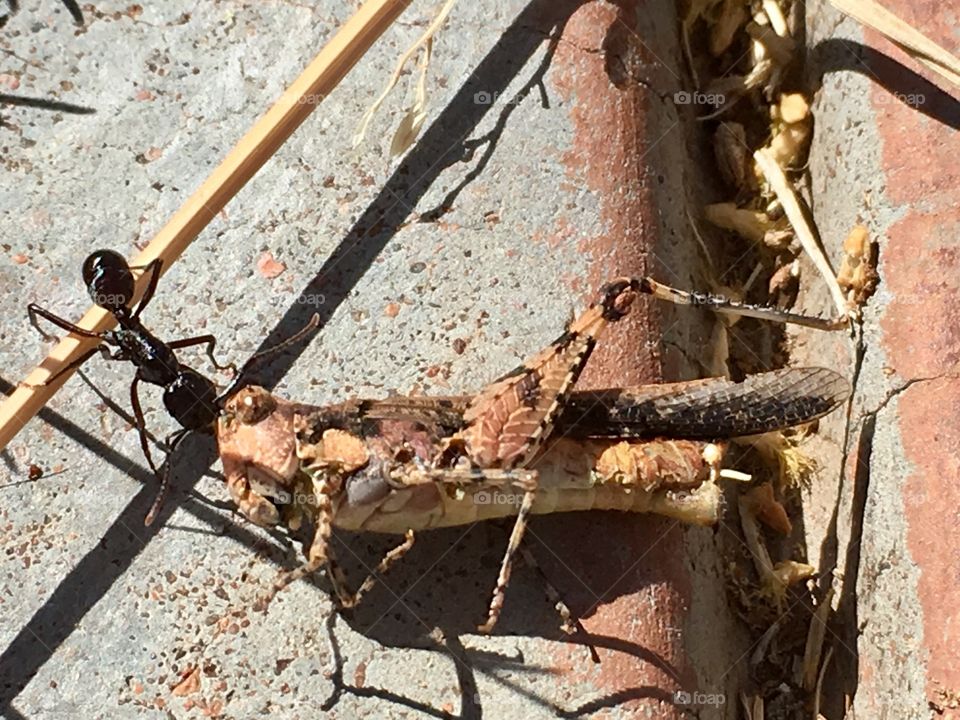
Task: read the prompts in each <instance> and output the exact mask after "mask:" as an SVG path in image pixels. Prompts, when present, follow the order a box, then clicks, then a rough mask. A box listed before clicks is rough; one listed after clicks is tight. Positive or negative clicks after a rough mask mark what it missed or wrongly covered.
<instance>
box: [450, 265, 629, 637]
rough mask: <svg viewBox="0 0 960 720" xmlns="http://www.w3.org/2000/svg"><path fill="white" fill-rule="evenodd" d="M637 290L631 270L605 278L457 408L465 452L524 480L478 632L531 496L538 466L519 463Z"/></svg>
mask: <svg viewBox="0 0 960 720" xmlns="http://www.w3.org/2000/svg"><path fill="white" fill-rule="evenodd" d="M639 291H640V282H639V281H638V280H635V279H631V278H620V279H618V280H614V281H613V282H611V283H608V284H607V285H604V286H603V287H602V288H601V289H600V299H599V301H597V302H596V303H594V304H593V305H591V306H590V308H589V309H587V311H586V312H584V313H583V314H582V315H580V316H579V317H578V318H576V319H575V320H574V321H573V322H571V323H570V325H569V326H568V327H567V329H566V331H565V332H564V333H563V335H561V336H560V337H559V338H557V340H556V341H554V342H553V343H552V344H551V345H550V346H549V347H547V348H545V349H544V350H542V351H541V352H540V353H538V354H537V355H535V356H534V357H532V358H531V359H529V360H527V361H526V362H525V363H524V364H523V365H521V366H520V367H518V368H517V369H515V370H514V371H512V372H510V373H508V374H507V375H505V376H503V377H502V378H501V379H500V380H497V381H496V382H494V383H492V384H491V385H489V386H487V387H486V388H485V389H484V390H483V391H481V392H480V393H479V394H478V395H477V396H476V397H475V398H474V399H473V400H472V401H471V403H470V406H469V407H468V408H467V411H466V413H465V414H464V420H465V421H466V423H467V426H466V428H465V429H464V430H463V431H462V433H461V435H460V438H458V439H460V440H462V442H463V444H464V448H465V451H466V455H467V457H468V458H469V460H470V461H471V462H472V463H473V464H474V465H475V466H476V467H478V468H480V469H481V470H486V471H494V470H496V469H499V470H501V471H502V472H505V473H517V474H518V475H519V474H523V475H524V478H523V480H524V481H525V482H526V483H527V485H528V489H526V490H525V492H524V496H523V501H522V503H521V506H520V510H519V512H518V513H517V520H516V522H515V523H514V526H513V531H512V532H511V533H510V541H509V542H508V544H507V550H506V553H505V554H504V557H503V563H502V564H501V566H500V575H499V577H498V579H497V586H496V588H495V589H494V592H493V598H492V599H491V601H490V610H489V613H488V615H487V621H486V622H485V623H484V624H482V625H480V626H479V627H478V629H479V631H480V632H484V633H489V632H491V631H492V630H493V627H494V626H495V625H496V623H497V619H498V618H499V616H500V611H501V609H502V607H503V602H504V593H505V592H506V588H507V584H508V583H509V582H510V570H511V567H512V561H513V556H514V554H515V553H516V551H517V549H518V548H519V546H520V543H521V541H522V539H523V534H524V532H525V530H526V526H527V516H528V515H529V513H530V509H531V508H532V507H533V501H534V499H535V498H536V491H537V483H538V478H537V473H536V471H534V470H528V469H526V468H527V467H528V466H529V465H530V463H531V462H532V461H533V460H534V459H535V458H536V456H537V455H538V454H539V453H540V451H541V450H542V449H543V446H544V444H545V443H546V441H547V440H548V439H549V437H550V435H551V434H552V433H553V430H554V426H555V423H556V421H557V418H558V417H559V416H560V414H561V412H562V411H563V407H564V405H565V404H566V402H567V400H568V399H569V395H570V391H571V389H572V388H573V386H574V384H575V383H576V381H577V379H578V378H579V377H580V373H581V372H582V371H583V368H584V366H585V365H586V363H587V360H588V359H589V358H590V354H591V353H592V352H593V348H594V347H595V345H596V343H597V340H598V339H599V337H600V335H601V333H602V332H603V330H604V329H605V328H606V326H607V325H608V324H609V323H611V322H616V321H617V320H620V319H621V318H623V317H624V316H625V315H626V314H627V312H628V311H629V309H630V305H631V304H632V302H633V300H634V299H635V298H636V295H637V293H638V292H639ZM518 479H519V478H518Z"/></svg>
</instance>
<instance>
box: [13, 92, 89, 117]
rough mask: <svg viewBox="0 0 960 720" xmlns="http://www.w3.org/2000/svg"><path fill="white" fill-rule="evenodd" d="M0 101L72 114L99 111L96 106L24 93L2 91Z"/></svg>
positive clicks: (87, 113) (86, 113)
mask: <svg viewBox="0 0 960 720" xmlns="http://www.w3.org/2000/svg"><path fill="white" fill-rule="evenodd" d="M0 103H4V104H6V105H17V106H19V107H30V108H37V109H38V110H51V111H54V112H65V113H70V114H71V115H93V114H94V113H96V112H97V109H96V108H92V107H86V106H84V105H74V104H73V103H68V102H63V101H61V100H48V99H47V98H38V97H25V96H23V95H8V94H7V93H0Z"/></svg>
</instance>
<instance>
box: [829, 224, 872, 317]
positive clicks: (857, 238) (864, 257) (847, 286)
mask: <svg viewBox="0 0 960 720" xmlns="http://www.w3.org/2000/svg"><path fill="white" fill-rule="evenodd" d="M876 265H877V243H876V242H871V241H870V238H869V235H868V234H867V229H866V228H865V227H863V226H862V225H857V226H856V227H854V228H853V230H851V231H850V234H849V235H847V239H846V240H844V241H843V261H842V264H841V265H840V272H839V273H838V275H837V282H838V283H839V284H840V289H841V290H842V291H843V292H844V294H845V295H846V297H847V304H848V306H849V307H850V308H851V309H852V310H857V309H859V308H860V307H862V306H863V305H864V304H865V303H866V302H867V300H869V299H870V298H871V297H872V296H873V294H874V293H875V292H876V291H877V285H878V284H879V283H880V275H879V274H877V267H876Z"/></svg>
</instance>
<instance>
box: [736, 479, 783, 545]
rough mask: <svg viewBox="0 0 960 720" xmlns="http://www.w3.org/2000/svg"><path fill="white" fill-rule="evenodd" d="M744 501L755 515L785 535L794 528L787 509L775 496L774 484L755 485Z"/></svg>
mask: <svg viewBox="0 0 960 720" xmlns="http://www.w3.org/2000/svg"><path fill="white" fill-rule="evenodd" d="M744 502H745V503H746V505H747V507H748V508H750V510H751V512H753V514H754V516H755V517H757V518H758V519H759V520H760V521H761V522H762V523H763V524H764V525H766V526H767V527H769V528H772V529H773V530H776V531H777V532H779V533H782V534H784V535H789V534H790V532H791V531H792V530H793V525H792V524H791V522H790V518H789V517H787V511H786V510H784V508H783V505H782V504H781V503H780V501H779V500H777V499H776V498H775V497H774V496H773V485H772V484H771V483H768V482H767V483H764V484H763V485H760V486H759V487H755V488H753V489H752V490H750V491H749V492H747V493H746V494H745V496H744Z"/></svg>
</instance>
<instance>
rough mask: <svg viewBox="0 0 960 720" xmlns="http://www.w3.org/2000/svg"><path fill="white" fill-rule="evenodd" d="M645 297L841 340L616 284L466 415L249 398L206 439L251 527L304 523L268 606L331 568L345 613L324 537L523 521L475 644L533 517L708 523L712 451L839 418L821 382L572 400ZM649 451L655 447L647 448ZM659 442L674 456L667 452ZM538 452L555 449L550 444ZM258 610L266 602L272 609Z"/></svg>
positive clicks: (781, 376)
mask: <svg viewBox="0 0 960 720" xmlns="http://www.w3.org/2000/svg"><path fill="white" fill-rule="evenodd" d="M640 292H644V293H648V294H652V295H655V296H657V297H661V298H664V299H669V300H672V301H674V302H681V303H683V304H703V305H707V306H709V307H711V308H713V309H716V310H720V311H728V312H735V313H739V314H748V315H752V316H755V317H765V318H774V319H778V320H787V321H790V322H800V323H801V324H805V325H812V326H814V327H820V328H832V327H836V325H837V324H836V323H833V322H830V321H824V320H820V319H817V318H809V317H806V316H799V315H794V314H791V313H782V312H780V311H776V310H773V309H770V308H759V307H754V306H744V305H738V304H734V303H730V302H728V301H726V300H724V299H721V298H715V297H713V296H707V295H690V294H686V293H682V292H681V291H676V290H673V289H671V288H666V287H665V286H662V285H659V284H657V283H655V282H653V281H652V280H649V279H643V280H636V279H619V280H615V281H614V282H611V283H609V284H607V285H605V286H604V287H603V288H601V291H600V299H599V300H598V301H597V302H596V303H595V304H593V305H592V306H591V307H590V308H589V309H588V310H587V311H586V312H584V313H583V314H582V315H581V316H580V317H578V318H576V319H575V320H574V321H573V322H572V323H570V325H569V326H568V327H567V329H566V331H565V332H564V333H563V334H562V335H561V336H560V337H559V338H558V339H557V340H556V341H555V342H554V343H552V344H551V345H549V346H548V347H547V348H545V349H544V350H543V351H541V352H540V353H538V354H537V355H535V356H534V357H533V358H531V359H530V360H528V361H527V362H525V363H524V364H523V365H521V366H520V367H518V368H517V369H516V370H514V371H512V372H510V373H508V374H507V375H505V376H503V377H502V378H500V379H499V380H496V381H495V382H493V383H491V384H490V385H488V386H487V387H486V388H484V389H483V390H482V391H481V392H479V393H478V394H477V395H475V396H472V397H437V398H391V399H387V400H351V401H347V402H345V403H342V404H339V405H332V406H324V407H317V406H310V405H305V404H300V403H294V402H291V401H288V400H284V399H282V398H278V397H276V396H274V395H272V394H271V393H270V392H268V391H267V390H265V389H263V388H260V387H256V386H248V387H245V388H242V389H241V390H239V391H238V392H236V393H235V394H232V395H231V396H230V397H228V398H227V399H226V401H225V403H224V405H223V408H224V409H223V413H222V415H221V416H220V419H219V422H218V426H217V430H216V434H217V442H218V445H219V450H220V456H221V458H222V461H223V469H224V474H225V476H226V480H227V486H228V488H229V491H230V494H231V496H232V498H233V500H234V501H235V502H236V504H237V507H238V508H239V509H240V512H241V513H243V514H244V515H245V516H246V517H247V518H249V519H250V520H251V521H253V522H254V523H256V524H258V525H264V526H269V525H275V524H277V523H280V522H284V523H286V524H287V525H288V526H290V527H291V528H293V529H295V528H297V527H299V525H300V524H301V522H302V520H303V518H304V516H306V517H308V518H309V519H310V520H311V521H312V522H313V523H314V535H313V541H312V543H311V545H310V548H309V551H308V552H307V562H306V563H305V564H304V565H303V566H301V567H300V568H298V569H297V570H295V571H293V572H290V573H286V574H285V575H284V576H283V577H282V578H281V579H280V581H278V583H277V584H276V586H275V587H274V590H273V592H272V593H271V595H270V597H272V595H273V594H274V593H275V592H276V591H278V590H279V589H281V588H282V587H284V586H285V585H287V584H288V583H290V582H292V581H293V580H296V579H298V578H301V577H304V576H306V575H308V574H310V573H313V572H315V571H316V570H318V569H320V568H321V567H326V569H327V572H328V576H329V578H330V581H331V583H332V584H333V587H334V589H335V592H336V594H337V596H338V598H339V600H340V602H341V604H342V605H344V606H347V607H349V606H352V605H355V604H356V603H357V601H358V600H359V598H360V597H361V596H362V595H363V593H364V592H366V591H367V590H368V589H369V588H370V587H371V586H372V584H373V577H374V575H371V576H370V577H368V578H367V579H366V580H365V581H364V583H363V584H362V585H361V586H360V588H359V590H358V591H357V592H356V593H350V592H349V591H348V590H347V588H346V583H345V580H344V577H343V574H342V572H341V571H340V570H339V567H338V566H337V564H336V561H335V558H334V556H333V553H332V549H331V547H330V542H329V541H330V536H331V532H332V528H333V526H334V525H336V526H338V527H341V528H344V529H349V530H368V531H373V532H385V533H398V534H403V535H405V539H404V541H403V543H401V544H400V545H399V546H398V547H397V548H395V549H394V550H392V551H391V552H390V553H388V554H387V555H386V556H385V557H384V559H383V560H382V561H381V563H380V565H379V566H378V568H377V569H376V571H375V574H376V573H382V572H383V571H385V570H386V569H387V568H388V567H389V566H390V565H391V564H393V563H394V562H395V561H396V560H397V559H399V558H400V557H401V556H402V555H403V554H404V553H405V552H406V551H407V550H409V548H410V547H411V546H412V544H413V538H414V535H413V533H414V531H416V530H421V529H429V528H433V527H441V526H449V525H458V524H465V523H470V522H474V521H476V520H484V519H489V518H493V517H502V516H507V515H516V521H515V524H514V527H513V531H512V533H511V535H510V539H509V542H508V544H507V549H506V552H505V554H504V557H503V561H502V563H501V566H500V573H499V576H498V579H497V584H496V588H495V590H494V592H493V597H492V600H491V602H490V607H489V612H488V616H487V619H486V622H484V623H483V624H482V625H480V626H479V630H480V631H481V632H490V631H491V630H492V629H493V627H494V625H495V624H496V622H497V619H498V617H499V615H500V612H501V608H502V606H503V602H504V593H505V590H506V587H507V584H508V583H509V580H510V571H511V566H512V560H513V556H514V554H515V553H516V551H517V549H518V547H519V545H520V541H521V539H522V537H523V534H524V530H525V528H526V523H527V518H528V516H529V514H530V513H531V512H533V513H549V512H564V511H569V510H586V509H617V510H625V511H634V512H657V513H660V514H664V515H669V516H672V517H676V518H678V519H681V520H684V521H687V522H694V523H699V524H711V523H714V522H716V521H717V519H718V512H719V494H720V491H719V489H718V487H717V484H716V480H717V479H718V477H719V476H720V475H721V474H723V473H724V472H725V471H723V470H722V468H721V461H722V457H723V445H722V443H719V442H714V441H718V440H723V439H726V438H730V437H735V436H739V435H748V434H755V433H761V432H769V431H773V430H778V429H783V428H786V427H791V426H794V425H798V424H801V423H805V422H809V421H811V420H814V419H816V418H818V417H821V416H822V415H825V414H827V413H829V412H830V411H831V410H833V409H834V408H836V407H837V406H838V405H840V404H841V403H842V402H843V401H844V400H845V399H846V398H847V397H848V395H849V392H850V387H849V383H848V382H847V381H846V380H845V379H844V378H843V377H841V376H840V375H838V374H837V373H835V372H833V371H831V370H827V369H823V368H798V369H787V370H778V371H774V372H769V373H761V374H757V375H754V376H750V377H748V378H747V379H746V380H744V381H743V382H739V383H737V382H733V381H731V380H728V379H725V378H710V379H706V380H698V381H692V382H684V383H674V384H662V385H650V386H641V387H637V388H615V389H610V390H603V391H599V392H581V393H578V392H574V391H572V389H573V386H574V384H575V383H576V381H577V378H578V377H579V375H580V372H581V371H582V369H583V367H584V365H585V363H586V362H587V359H588V358H589V356H590V353H591V352H592V350H593V348H594V346H595V344H596V342H597V340H598V339H599V337H600V335H601V333H602V332H603V330H604V328H605V327H606V326H607V325H608V324H610V323H612V322H616V321H617V320H619V319H621V318H622V317H624V315H626V313H627V312H628V311H629V308H630V305H631V303H632V302H633V300H634V299H635V297H636V295H637V294H638V293H640ZM642 438H655V439H651V440H642ZM664 438H667V439H664ZM548 441H550V442H549V444H548ZM266 600H267V601H269V598H266Z"/></svg>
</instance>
